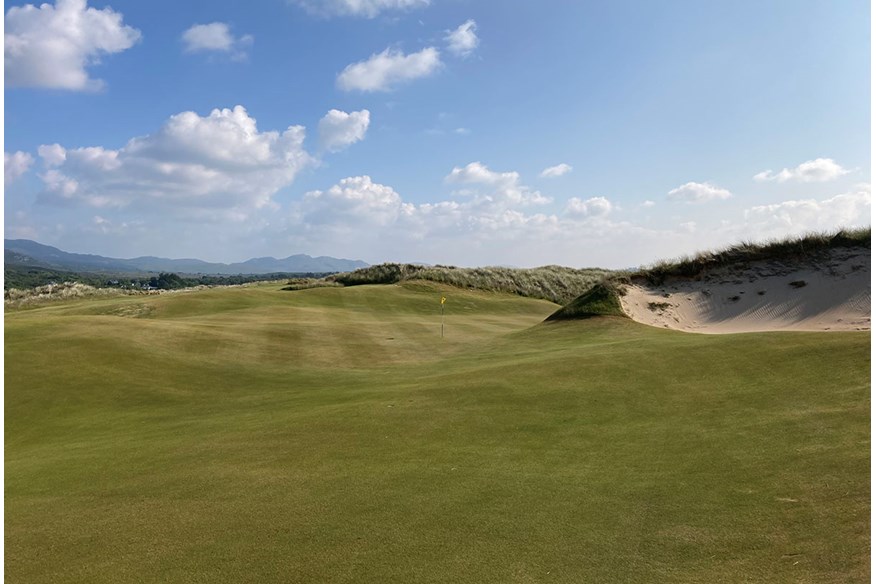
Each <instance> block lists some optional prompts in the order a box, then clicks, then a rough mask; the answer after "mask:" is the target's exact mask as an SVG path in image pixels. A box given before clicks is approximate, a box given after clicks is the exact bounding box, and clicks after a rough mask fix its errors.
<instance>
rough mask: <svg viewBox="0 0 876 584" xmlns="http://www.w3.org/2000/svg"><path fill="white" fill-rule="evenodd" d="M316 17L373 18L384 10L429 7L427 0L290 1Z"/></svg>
mask: <svg viewBox="0 0 876 584" xmlns="http://www.w3.org/2000/svg"><path fill="white" fill-rule="evenodd" d="M290 2H292V3H293V4H297V5H299V6H301V7H302V8H304V9H305V10H307V11H308V12H310V13H311V14H314V15H317V16H324V17H329V16H361V17H365V18H374V17H375V16H377V15H378V14H380V13H381V12H383V11H385V10H406V9H411V8H421V7H424V6H428V5H429V0H290Z"/></svg>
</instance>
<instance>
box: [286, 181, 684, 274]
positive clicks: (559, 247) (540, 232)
mask: <svg viewBox="0 0 876 584" xmlns="http://www.w3.org/2000/svg"><path fill="white" fill-rule="evenodd" d="M516 174H517V173H513V172H506V173H499V172H493V171H491V170H489V169H488V168H486V167H484V166H483V165H481V164H473V165H468V166H467V167H464V168H455V169H454V171H453V172H451V173H450V174H449V175H448V182H464V183H465V184H467V185H471V184H474V185H476V186H479V187H481V186H484V187H496V186H499V185H506V186H507V185H509V184H514V183H515V182H516V181H517V178H516ZM526 205H527V204H526V202H523V201H516V202H514V201H510V200H507V199H505V200H498V201H497V200H496V199H494V198H491V197H486V196H474V197H466V198H459V197H454V198H452V199H449V200H438V201H436V202H428V203H419V204H413V203H410V202H406V201H405V199H404V198H403V196H402V195H400V194H399V193H397V192H396V191H395V190H394V189H393V188H392V187H390V186H388V185H384V184H379V183H377V182H374V181H373V180H372V179H371V178H370V177H368V176H358V177H349V178H346V179H344V180H342V181H340V182H339V183H338V184H336V185H335V186H333V187H331V188H329V189H328V190H325V191H313V192H310V193H308V194H307V195H305V196H304V197H303V198H302V199H301V200H300V201H299V202H298V203H296V204H294V209H293V210H292V212H291V213H290V215H289V221H288V223H287V224H286V225H285V227H284V229H285V232H286V233H287V234H288V236H287V237H288V241H290V242H307V243H308V245H310V246H317V247H318V248H319V249H321V250H323V251H322V252H321V253H330V254H333V255H343V254H344V253H347V255H349V251H346V252H345V251H344V250H349V249H357V250H360V251H359V253H360V254H361V257H363V258H364V259H366V260H367V261H388V260H395V261H398V260H402V261H433V262H438V263H446V262H453V263H461V264H463V265H489V264H491V263H495V262H497V261H498V262H502V263H509V264H516V265H540V264H545V263H558V262H559V263H564V264H566V265H575V264H578V265H581V264H580V262H581V261H586V262H587V264H588V265H605V264H606V263H612V264H616V265H630V263H631V260H630V258H629V257H627V258H625V259H624V258H622V259H617V258H615V257H611V258H610V259H609V258H607V256H605V255H604V254H605V250H618V249H625V247H624V245H622V244H626V243H628V241H629V239H631V238H632V239H635V240H636V241H641V240H643V239H644V240H647V243H645V244H643V249H648V250H649V253H650V252H653V251H655V250H659V249H661V248H660V246H661V245H668V243H667V242H673V241H675V240H676V239H677V235H676V234H675V233H673V232H657V231H654V230H646V229H642V228H640V227H637V226H635V225H632V224H630V223H627V222H623V221H614V220H612V219H610V215H609V214H610V212H611V211H612V210H613V205H612V204H611V202H610V201H608V200H607V199H605V198H604V197H594V198H592V199H589V200H587V201H581V200H573V201H570V202H569V205H568V207H572V208H576V209H581V210H583V211H584V212H582V213H565V214H563V215H561V216H558V215H556V214H553V213H533V212H528V211H527V210H526ZM363 226H367V227H371V228H364V229H363V228H362V227H363ZM606 241H613V242H617V246H614V245H610V246H606V245H605V242H606ZM612 253H613V251H612ZM617 255H618V256H621V255H623V254H621V253H618V254H617ZM582 258H590V259H583V260H582ZM599 258H601V259H599ZM619 262H620V263H619Z"/></svg>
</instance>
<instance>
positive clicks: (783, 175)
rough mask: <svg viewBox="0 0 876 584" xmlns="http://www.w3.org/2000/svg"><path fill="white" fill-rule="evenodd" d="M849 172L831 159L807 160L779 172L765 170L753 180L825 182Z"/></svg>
mask: <svg viewBox="0 0 876 584" xmlns="http://www.w3.org/2000/svg"><path fill="white" fill-rule="evenodd" d="M849 172H851V171H849V170H847V169H845V168H843V167H842V166H840V165H839V164H837V163H836V162H834V161H833V159H831V158H816V159H815V160H807V161H806V162H804V163H803V164H800V165H799V166H797V167H796V168H790V169H788V168H783V169H782V170H781V171H779V172H776V173H774V172H773V171H772V170H765V171H763V172H759V173H757V174H756V175H754V180H756V181H758V182H767V181H774V182H779V183H783V182H788V181H794V182H826V181H830V180H834V179H837V178H839V177H841V176H843V175H844V174H848V173H849Z"/></svg>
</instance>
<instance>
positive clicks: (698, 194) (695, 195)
mask: <svg viewBox="0 0 876 584" xmlns="http://www.w3.org/2000/svg"><path fill="white" fill-rule="evenodd" d="M732 196H733V195H732V194H731V193H730V191H728V190H727V189H722V188H720V187H717V186H715V185H712V184H709V183H696V182H689V183H685V184H683V185H681V186H680V187H677V188H674V189H672V190H671V191H669V193H668V194H667V198H668V199H670V200H672V201H687V202H688V203H704V202H706V201H713V200H715V199H729V198H730V197H732Z"/></svg>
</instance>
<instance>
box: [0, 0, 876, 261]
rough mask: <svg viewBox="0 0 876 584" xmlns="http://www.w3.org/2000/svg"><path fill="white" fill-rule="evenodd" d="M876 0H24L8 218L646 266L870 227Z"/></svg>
mask: <svg viewBox="0 0 876 584" xmlns="http://www.w3.org/2000/svg"><path fill="white" fill-rule="evenodd" d="M869 10H870V8H869V3H868V2H866V1H863V0H862V1H856V0H850V1H846V2H842V3H830V2H823V1H812V2H810V1H806V0H784V1H782V0H776V1H771V2H763V1H751V2H746V1H734V2H700V1H693V0H691V1H667V2H650V1H644V0H643V1H636V2H634V1H608V0H605V1H601V2H580V1H575V2H573V1H557V2H531V1H513V0H511V1H507V2H502V3H496V2H474V1H465V0H443V1H442V0H431V1H429V0H285V1H284V0H274V1H264V2H257V3H250V4H247V5H244V4H243V3H240V2H225V1H215V2H210V3H187V2H182V1H178V2H169V1H164V0H156V1H152V2H135V1H133V0H131V1H112V2H110V3H106V2H100V1H92V0H89V1H88V2H87V3H86V2H85V1H84V0H57V1H56V3H55V4H51V3H50V4H46V5H42V6H39V5H37V6H30V7H28V6H27V5H26V3H24V2H7V3H6V17H5V55H6V57H5V58H6V69H5V89H4V98H5V132H4V139H5V144H4V152H5V181H4V183H5V206H4V207H5V235H6V237H7V238H17V237H24V238H29V239H34V240H37V241H40V242H42V243H46V244H50V245H56V246H58V247H61V248H62V249H65V250H69V251H76V252H85V253H98V254H101V255H109V256H114V257H133V256H138V255H161V256H168V257H199V258H202V259H206V260H214V261H226V262H230V261H238V260H243V259H247V258H249V257H254V256H265V255H273V256H276V257H285V256H287V255H291V254H295V253H308V254H311V255H333V256H336V257H346V258H355V259H363V260H365V261H368V262H371V263H378V262H382V261H417V262H429V263H445V264H456V265H468V266H472V265H495V264H502V265H516V266H535V265H544V264H564V265H571V266H581V267H583V266H596V265H598V266H605V267H626V266H634V265H640V264H644V263H648V262H651V261H654V260H657V259H660V258H664V257H674V256H678V255H681V254H686V253H691V252H694V251H696V250H701V249H706V248H711V247H715V246H720V245H725V244H730V243H734V242H737V241H739V240H742V239H746V240H751V239H756V240H759V239H766V238H772V237H780V236H783V235H787V234H792V233H800V232H804V231H809V230H827V229H833V228H835V227H838V226H857V225H869V223H870V28H869V25H870V14H869Z"/></svg>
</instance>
